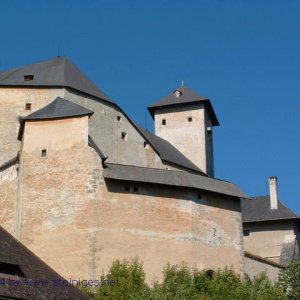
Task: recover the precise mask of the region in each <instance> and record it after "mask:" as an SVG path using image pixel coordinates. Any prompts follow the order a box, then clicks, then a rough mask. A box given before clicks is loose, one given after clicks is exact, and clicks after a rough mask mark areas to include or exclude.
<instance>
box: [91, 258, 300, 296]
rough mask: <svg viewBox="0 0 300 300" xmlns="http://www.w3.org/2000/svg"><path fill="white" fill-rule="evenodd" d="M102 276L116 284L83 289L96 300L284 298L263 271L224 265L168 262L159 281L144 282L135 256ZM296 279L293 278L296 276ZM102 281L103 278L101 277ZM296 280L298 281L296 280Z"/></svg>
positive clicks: (280, 289) (142, 272) (119, 263)
mask: <svg viewBox="0 0 300 300" xmlns="http://www.w3.org/2000/svg"><path fill="white" fill-rule="evenodd" d="M101 279H102V280H117V281H118V284H117V285H107V284H102V285H100V287H98V288H97V289H94V290H91V289H89V290H86V291H87V292H88V293H89V294H90V295H91V296H92V297H93V299H95V300H102V299H103V300H125V299H126V300H241V299H242V300H285V299H293V300H294V299H300V298H287V297H286V295H285V294H284V292H283V286H282V285H279V284H278V283H273V282H271V280H270V279H269V278H268V277H267V276H266V274H264V273H262V274H260V275H259V276H257V277H256V278H254V279H253V281H251V280H250V278H249V277H247V276H245V277H242V276H240V275H238V274H236V273H235V272H234V271H233V270H231V269H228V268H225V269H219V270H217V271H216V272H214V273H211V272H207V271H206V270H199V269H197V268H193V269H191V268H189V267H187V266H186V265H185V264H182V265H170V264H168V265H167V266H166V267H165V268H164V270H163V279H162V281H161V282H154V283H153V284H152V285H151V286H149V285H147V284H146V282H145V272H144V270H143V264H142V263H141V262H139V261H138V259H133V260H123V261H119V260H117V261H115V262H114V263H113V264H112V266H111V268H110V270H109V272H108V274H107V275H106V276H102V278H101ZM295 280H296V279H295ZM104 282H105V281H104ZM298 284H299V281H298Z"/></svg>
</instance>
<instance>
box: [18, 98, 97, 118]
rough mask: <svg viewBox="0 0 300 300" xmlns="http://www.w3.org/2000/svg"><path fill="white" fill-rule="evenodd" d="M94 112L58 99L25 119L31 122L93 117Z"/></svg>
mask: <svg viewBox="0 0 300 300" xmlns="http://www.w3.org/2000/svg"><path fill="white" fill-rule="evenodd" d="M93 113H94V112H93V111H91V110H89V109H87V108H85V107H82V106H80V105H78V104H75V103H73V102H71V101H68V100H66V99H63V98H60V97H57V98H56V99H55V100H54V101H53V102H51V103H50V104H48V105H46V106H45V107H43V108H42V109H40V110H37V111H35V112H34V113H32V114H30V115H28V116H26V117H24V118H23V120H25V121H29V120H49V119H60V118H69V117H77V116H87V115H88V116H91V115H92V114H93Z"/></svg>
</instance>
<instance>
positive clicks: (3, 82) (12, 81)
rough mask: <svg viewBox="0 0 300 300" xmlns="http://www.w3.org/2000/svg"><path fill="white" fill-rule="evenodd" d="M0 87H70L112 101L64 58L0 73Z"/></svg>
mask: <svg viewBox="0 0 300 300" xmlns="http://www.w3.org/2000/svg"><path fill="white" fill-rule="evenodd" d="M0 86H51V87H52V86H55V87H70V88H73V89H75V90H78V91H81V92H84V93H86V94H89V95H91V96H94V97H97V98H101V99H103V100H105V101H108V102H112V100H111V99H110V98H109V97H108V96H107V95H106V94H105V93H104V92H103V91H101V90H100V89H99V88H98V87H97V86H96V85H95V84H94V83H93V82H92V81H91V80H90V79H89V78H88V77H87V76H86V75H84V74H83V73H82V72H81V71H80V70H79V69H78V68H77V67H76V66H75V65H74V64H73V63H72V62H71V61H70V60H68V59H67V58H66V57H57V58H54V59H52V60H47V61H43V62H39V63H35V64H31V65H27V66H24V67H20V68H17V69H14V70H8V71H2V72H0Z"/></svg>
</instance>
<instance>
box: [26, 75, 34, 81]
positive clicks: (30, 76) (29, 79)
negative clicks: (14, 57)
mask: <svg viewBox="0 0 300 300" xmlns="http://www.w3.org/2000/svg"><path fill="white" fill-rule="evenodd" d="M33 78H34V75H24V81H31V80H33Z"/></svg>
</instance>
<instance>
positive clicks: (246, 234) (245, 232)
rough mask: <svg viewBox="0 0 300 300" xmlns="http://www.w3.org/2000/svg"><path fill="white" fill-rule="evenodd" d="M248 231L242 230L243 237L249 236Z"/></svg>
mask: <svg viewBox="0 0 300 300" xmlns="http://www.w3.org/2000/svg"><path fill="white" fill-rule="evenodd" d="M250 233H251V232H250V229H244V230H243V236H250Z"/></svg>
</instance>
